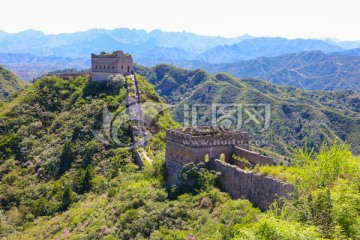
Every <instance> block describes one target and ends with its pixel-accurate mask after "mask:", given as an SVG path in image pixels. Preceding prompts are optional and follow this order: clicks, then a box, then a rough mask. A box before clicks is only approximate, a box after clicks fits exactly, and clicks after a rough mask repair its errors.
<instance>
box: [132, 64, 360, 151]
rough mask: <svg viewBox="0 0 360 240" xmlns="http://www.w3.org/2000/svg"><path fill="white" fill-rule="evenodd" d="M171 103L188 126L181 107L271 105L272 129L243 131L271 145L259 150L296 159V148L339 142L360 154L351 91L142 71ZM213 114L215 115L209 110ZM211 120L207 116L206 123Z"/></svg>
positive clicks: (356, 102) (163, 69)
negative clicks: (187, 105) (302, 88)
mask: <svg viewBox="0 0 360 240" xmlns="http://www.w3.org/2000/svg"><path fill="white" fill-rule="evenodd" d="M138 68H139V69H138V71H139V72H141V73H142V74H143V75H145V76H147V78H148V79H149V81H150V82H151V83H153V84H154V85H155V89H156V90H157V91H158V92H159V94H160V96H162V97H163V98H164V99H165V101H167V102H168V103H171V104H179V106H178V107H177V108H175V111H174V116H175V119H176V120H177V121H180V122H181V121H182V119H183V113H182V108H181V103H187V104H190V105H192V104H195V103H205V104H211V103H230V104H231V103H240V104H247V103H249V104H254V103H266V104H270V105H271V124H270V127H269V129H268V130H266V131H264V132H259V131H258V129H256V128H254V126H248V127H246V126H245V125H244V126H243V127H244V129H245V130H247V131H249V132H250V134H251V136H252V140H253V141H254V142H255V141H258V142H265V143H266V142H267V144H263V145H260V146H259V147H267V148H268V149H269V150H271V151H275V152H279V153H282V154H286V155H291V154H292V150H293V148H296V147H299V146H302V145H304V144H307V145H308V146H310V147H317V146H316V145H317V144H319V143H321V142H322V141H325V140H326V141H330V142H331V141H333V140H334V139H335V138H339V139H341V140H346V141H348V142H349V143H351V144H352V150H353V151H354V152H355V153H359V152H360V145H359V143H360V141H359V140H360V137H359V134H360V114H359V112H360V95H359V94H358V93H354V92H351V91H334V92H325V91H305V90H300V89H296V88H293V87H286V86H277V85H274V84H271V83H268V82H265V81H260V80H255V79H241V80H240V79H236V78H234V77H231V76H230V75H228V74H225V73H221V74H216V75H210V74H208V73H206V72H205V71H203V70H195V71H188V70H183V69H179V68H176V67H172V66H168V65H158V66H156V67H154V68H152V69H148V68H142V67H140V66H138ZM208 112H209V110H208ZM208 121H209V118H207V117H206V116H204V117H203V118H202V119H201V122H200V123H206V122H208Z"/></svg>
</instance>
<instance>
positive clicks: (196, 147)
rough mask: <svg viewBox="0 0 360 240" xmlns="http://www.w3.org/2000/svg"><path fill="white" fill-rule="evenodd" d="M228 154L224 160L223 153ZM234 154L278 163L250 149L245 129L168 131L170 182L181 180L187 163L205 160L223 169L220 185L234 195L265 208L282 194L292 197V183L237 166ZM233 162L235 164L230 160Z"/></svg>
mask: <svg viewBox="0 0 360 240" xmlns="http://www.w3.org/2000/svg"><path fill="white" fill-rule="evenodd" d="M221 154H224V155H225V156H224V161H220V160H217V159H220V155H221ZM232 154H236V155H237V156H239V157H243V158H245V159H247V160H248V161H249V162H251V164H261V165H275V162H274V159H272V158H269V157H266V156H262V155H260V154H259V153H256V152H252V151H250V150H249V134H248V133H245V132H235V133H232V134H230V133H221V134H212V135H211V134H208V135H206V134H205V135H203V134H194V133H193V132H192V131H191V130H189V129H186V130H184V131H183V130H180V129H179V130H167V131H166V155H165V160H166V162H165V166H166V184H167V186H171V185H174V184H178V183H179V179H178V175H179V172H180V171H181V169H182V168H183V166H184V165H185V164H188V163H190V162H194V163H196V164H197V163H200V162H205V158H206V157H208V159H209V161H208V162H207V163H206V166H207V168H209V169H212V170H215V171H217V172H220V173H221V177H220V179H219V185H220V186H219V187H220V188H221V189H222V190H224V191H226V192H228V193H229V194H230V195H231V196H232V197H234V198H246V199H248V200H250V201H251V202H252V203H253V204H254V205H255V206H258V207H259V208H260V209H262V210H267V209H268V207H269V205H270V204H271V203H272V202H273V201H274V200H277V199H278V198H279V197H289V195H288V192H292V191H293V186H292V185H291V184H287V183H284V182H282V181H280V180H277V179H274V178H271V177H267V176H262V175H259V174H256V173H253V172H249V171H244V170H242V169H241V168H240V167H241V166H240V165H238V164H236V165H238V166H235V165H234V162H233V161H235V160H234V159H233V158H232ZM230 163H232V164H230Z"/></svg>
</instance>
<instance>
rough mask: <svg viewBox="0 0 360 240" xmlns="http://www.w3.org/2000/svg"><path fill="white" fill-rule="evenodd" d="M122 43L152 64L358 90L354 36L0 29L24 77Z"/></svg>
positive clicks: (83, 60)
mask: <svg viewBox="0 0 360 240" xmlns="http://www.w3.org/2000/svg"><path fill="white" fill-rule="evenodd" d="M118 49H121V50H123V51H125V52H129V53H131V54H132V55H133V57H134V60H135V62H136V63H139V64H142V65H144V66H148V67H151V66H155V65H156V64H158V63H167V64H173V65H176V66H179V67H183V68H188V69H198V68H202V69H206V70H207V71H209V72H211V73H218V72H228V73H230V74H232V75H234V76H236V77H240V78H244V77H253V78H259V79H265V80H269V81H271V82H273V83H276V84H284V85H290V86H295V87H298V88H304V89H316V90H337V89H352V90H354V91H359V87H358V85H359V84H357V83H358V82H359V73H360V70H359V69H360V67H359V64H360V42H356V41H353V42H349V41H347V42H346V41H338V40H334V39H285V38H278V37H253V36H250V35H244V36H240V37H237V38H224V37H212V36H200V35H196V34H193V33H187V32H164V31H161V30H154V31H151V32H146V31H144V30H134V29H126V28H121V29H114V30H105V29H92V30H88V31H84V32H77V33H72V34H58V35H46V34H44V33H42V32H39V31H34V30H27V31H23V32H20V33H14V34H10V33H6V32H4V31H0V64H2V65H3V66H5V67H7V68H8V69H10V70H12V71H13V72H15V73H16V74H17V75H18V76H20V77H21V78H22V79H24V80H27V81H31V80H32V79H33V78H35V77H37V76H39V75H42V74H44V73H46V72H49V71H54V70H59V69H65V68H77V69H87V68H89V67H90V54H91V53H98V52H101V51H113V50H118Z"/></svg>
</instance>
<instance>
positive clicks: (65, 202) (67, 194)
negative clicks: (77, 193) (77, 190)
mask: <svg viewBox="0 0 360 240" xmlns="http://www.w3.org/2000/svg"><path fill="white" fill-rule="evenodd" d="M73 199H74V193H73V191H72V189H71V186H70V185H66V186H65V188H64V191H63V194H62V199H61V201H62V204H61V208H62V210H66V209H67V208H68V207H69V206H70V204H71V203H72V202H73Z"/></svg>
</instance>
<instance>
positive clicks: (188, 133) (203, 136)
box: [166, 128, 249, 147]
mask: <svg viewBox="0 0 360 240" xmlns="http://www.w3.org/2000/svg"><path fill="white" fill-rule="evenodd" d="M166 139H167V140H168V141H173V142H177V143H179V144H182V145H185V146H189V147H210V146H234V145H248V144H249V133H247V132H239V131H234V132H226V133H224V132H217V131H210V130H209V131H206V130H204V131H194V129H191V128H186V129H176V130H171V129H169V130H167V131H166Z"/></svg>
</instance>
